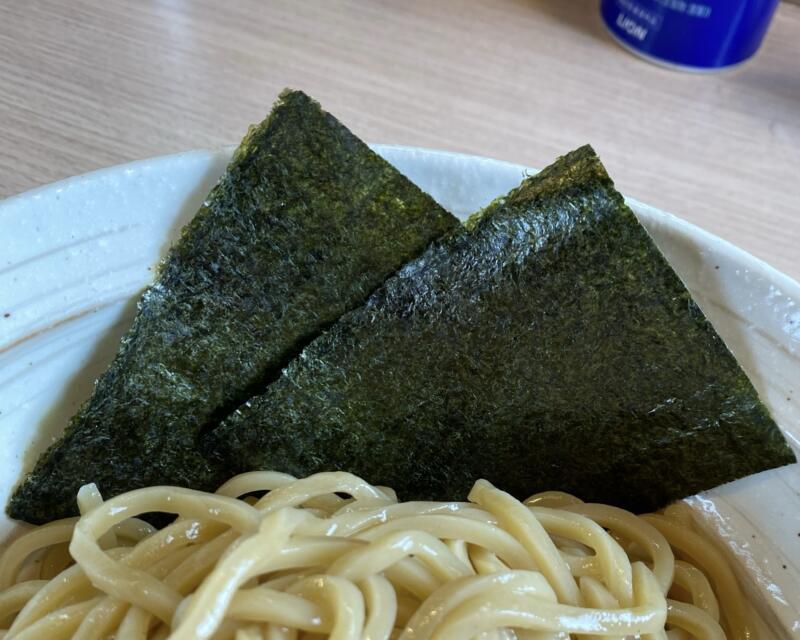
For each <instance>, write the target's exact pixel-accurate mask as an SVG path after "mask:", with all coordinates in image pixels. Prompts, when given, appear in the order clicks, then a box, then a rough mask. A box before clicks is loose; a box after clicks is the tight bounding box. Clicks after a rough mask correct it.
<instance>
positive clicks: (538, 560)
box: [0, 472, 756, 640]
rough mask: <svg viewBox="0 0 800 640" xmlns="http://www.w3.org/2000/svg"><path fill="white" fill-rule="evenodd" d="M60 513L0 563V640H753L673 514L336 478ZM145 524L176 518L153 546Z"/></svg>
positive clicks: (174, 494)
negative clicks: (442, 493) (399, 495)
mask: <svg viewBox="0 0 800 640" xmlns="http://www.w3.org/2000/svg"><path fill="white" fill-rule="evenodd" d="M254 496H257V497H254ZM343 496H345V497H343ZM78 504H79V507H80V509H81V513H82V514H83V515H82V516H81V517H80V518H73V519H69V520H62V521H58V522H54V523H51V524H48V525H45V526H42V527H38V528H36V529H32V530H31V531H30V532H28V533H26V534H24V535H23V536H22V537H20V538H18V539H17V540H15V541H14V542H13V543H12V544H11V545H10V546H9V547H8V548H7V549H6V551H5V552H4V554H3V556H2V559H1V560H0V628H2V629H4V631H2V632H0V636H2V637H3V638H5V639H6V640H9V639H11V638H14V639H20V640H22V639H29V638H49V639H53V640H58V639H60V638H79V639H82V640H89V639H102V638H112V637H113V638H116V639H117V640H133V639H136V640H146V639H151V638H153V639H164V638H171V639H174V640H190V639H194V638H214V639H226V638H231V639H234V640H267V639H269V640H298V639H306V638H308V639H315V638H321V637H330V638H334V639H337V640H355V639H364V640H367V639H368V640H380V639H384V638H393V639H394V638H400V639H402V640H425V639H427V638H431V639H437V640H463V639H465V638H481V639H482V640H512V639H514V638H519V639H520V640H544V639H548V640H551V639H556V638H571V637H572V638H583V639H587V640H588V639H592V638H617V639H622V638H627V637H637V638H643V639H662V640H663V639H667V638H669V639H672V640H679V639H689V638H695V639H698V640H700V639H703V640H705V639H709V640H711V639H713V640H717V639H723V638H726V637H727V638H731V639H736V640H739V639H746V638H754V637H756V636H755V635H754V634H753V629H752V624H754V621H755V616H754V614H753V612H752V611H751V607H750V606H749V604H748V603H747V601H746V600H745V598H744V597H743V595H742V592H741V590H740V588H739V585H738V584H737V582H736V579H735V577H734V576H733V574H732V572H731V570H730V568H729V566H728V565H727V564H726V562H725V560H724V558H723V556H722V555H721V554H720V552H719V551H718V550H717V549H716V548H715V547H714V546H713V545H712V544H711V543H710V542H709V541H708V540H706V539H705V538H704V537H703V536H702V535H701V534H700V533H698V532H697V531H695V530H693V528H692V526H691V520H690V518H689V515H688V513H687V511H686V509H687V507H685V505H683V506H682V505H674V506H672V507H669V508H668V509H666V510H665V511H664V512H663V513H661V514H651V515H647V516H642V517H637V516H634V515H633V514H631V513H628V512H626V511H623V510H621V509H617V508H614V507H609V506H604V505H598V504H585V503H582V502H581V501H579V500H578V499H576V498H574V497H572V496H569V495H567V494H563V493H557V492H548V493H542V494H537V495H535V496H533V497H531V498H530V499H528V500H526V501H525V502H524V503H522V502H519V501H518V500H516V499H514V498H513V497H511V496H510V495H509V494H507V493H504V492H502V491H500V490H498V489H496V488H495V487H493V486H492V485H491V484H490V483H488V482H486V481H483V480H479V481H478V482H476V483H475V485H474V487H473V489H472V492H471V493H470V495H469V502H450V503H437V502H406V503H399V502H398V501H397V499H396V497H395V495H394V492H393V491H392V490H391V489H387V488H384V487H377V486H373V485H370V484H368V483H366V482H364V481H363V480H361V479H360V478H358V477H356V476H353V475H350V474H347V473H321V474H317V475H314V476H311V477H308V478H304V479H299V480H298V479H296V478H294V477H292V476H288V475H285V474H281V473H273V472H253V473H247V474H243V475H240V476H237V477H235V478H233V479H232V480H230V481H229V482H227V483H226V484H225V485H223V486H222V487H221V488H220V489H219V490H218V491H217V492H216V493H214V494H210V493H202V492H199V491H193V490H190V489H182V488H176V487H152V488H147V489H140V490H137V491H132V492H130V493H126V494H123V495H120V496H118V497H115V498H113V499H111V500H107V501H103V500H102V498H101V496H100V495H99V493H98V492H97V490H96V489H95V488H94V486H93V485H88V486H86V487H84V488H83V489H82V490H81V492H80V494H79V497H78ZM148 512H167V513H173V514H177V516H178V518H177V519H176V521H175V522H174V523H172V524H170V525H168V526H167V527H165V528H163V529H161V530H155V529H154V528H153V527H151V526H150V525H148V524H147V523H145V522H144V521H142V520H140V519H138V516H140V515H142V514H144V513H148Z"/></svg>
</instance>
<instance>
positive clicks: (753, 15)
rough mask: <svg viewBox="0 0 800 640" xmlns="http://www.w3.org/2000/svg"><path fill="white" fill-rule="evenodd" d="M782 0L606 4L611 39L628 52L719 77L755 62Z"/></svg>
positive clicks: (614, 0) (609, 0)
mask: <svg viewBox="0 0 800 640" xmlns="http://www.w3.org/2000/svg"><path fill="white" fill-rule="evenodd" d="M777 6H778V0H702V1H698V2H692V1H690V0H602V4H601V12H602V15H603V20H604V21H605V23H606V26H607V27H608V28H609V29H610V30H611V34H612V35H613V36H614V37H615V38H616V39H617V40H618V41H619V42H620V44H622V45H623V46H624V47H626V48H627V49H630V50H631V51H632V52H633V53H636V54H638V55H641V56H644V57H645V58H647V59H649V60H651V61H653V62H658V63H660V64H666V65H669V66H674V67H679V68H682V69H690V70H694V71H713V70H717V69H725V68H728V67H732V66H735V65H737V64H741V63H742V62H744V61H745V60H747V59H748V58H750V57H752V56H753V55H754V54H755V52H756V51H757V50H758V47H759V46H760V45H761V41H762V40H763V39H764V34H766V32H767V27H769V23H770V20H771V19H772V15H773V13H775V8H776V7H777Z"/></svg>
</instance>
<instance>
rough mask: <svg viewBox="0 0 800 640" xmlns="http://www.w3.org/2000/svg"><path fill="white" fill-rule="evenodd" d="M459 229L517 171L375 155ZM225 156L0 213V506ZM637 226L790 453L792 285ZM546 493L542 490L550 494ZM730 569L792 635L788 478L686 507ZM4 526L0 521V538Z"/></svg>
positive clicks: (652, 227)
mask: <svg viewBox="0 0 800 640" xmlns="http://www.w3.org/2000/svg"><path fill="white" fill-rule="evenodd" d="M375 149H376V150H377V151H378V152H379V153H381V154H382V155H383V156H384V157H386V158H387V159H388V160H389V161H390V162H392V163H393V164H394V165H395V166H397V167H398V168H399V169H400V170H401V171H403V172H404V173H405V174H406V175H407V176H408V177H409V178H411V179H412V180H413V181H414V182H416V183H417V184H418V185H420V186H421V187H422V188H423V189H425V190H426V191H428V192H429V193H430V194H431V195H433V196H434V197H435V198H436V199H437V200H438V201H439V202H440V203H442V205H444V206H445V207H446V208H448V209H449V210H450V211H452V212H453V213H454V214H456V215H458V216H460V217H464V216H466V215H468V214H469V213H471V212H473V211H474V210H476V209H478V208H479V207H482V206H484V205H485V204H487V203H488V202H489V201H490V200H491V199H493V198H494V197H495V196H498V195H500V194H503V193H505V192H506V191H508V190H509V189H510V188H511V187H513V186H515V185H516V184H518V183H519V181H520V179H521V178H522V176H523V174H524V173H525V171H526V169H525V168H524V167H521V166H518V165H512V164H507V163H503V162H497V161H495V160H489V159H486V158H476V157H469V156H462V155H456V154H451V153H443V152H438V151H428V150H423V149H409V148H403V147H392V146H375ZM230 153H231V149H223V150H217V151H194V152H190V153H184V154H179V155H174V156H167V157H162V158H155V159H152V160H144V161H141V162H134V163H132V164H128V165H123V166H119V167H112V168H110V169H104V170H102V171H97V172H94V173H91V174H88V175H85V176H79V177H76V178H71V179H68V180H64V181H62V182H58V183H55V184H53V185H49V186H46V187H42V188H40V189H36V190H34V191H30V192H28V193H24V194H22V195H20V196H16V197H13V198H9V199H8V200H5V201H3V202H2V203H0V239H2V253H1V254H0V503H2V504H3V505H4V504H5V503H6V500H7V498H8V495H9V493H10V491H11V489H12V488H13V486H14V484H15V483H16V481H17V479H18V477H19V474H20V473H21V472H22V471H23V470H24V469H28V468H29V467H30V465H31V464H32V462H33V460H34V459H35V456H36V454H37V453H38V452H40V451H41V450H42V449H43V448H44V447H46V446H47V445H48V444H49V443H50V442H52V440H53V439H54V438H55V437H56V436H57V435H58V434H59V433H60V432H61V430H62V429H63V427H64V424H65V423H66V420H67V419H68V418H69V416H70V415H72V414H73V413H74V412H75V410H76V408H77V407H78V405H79V404H80V403H81V402H82V401H83V400H84V399H85V398H86V397H87V396H88V395H89V393H90V391H91V388H92V382H93V380H94V379H95V378H96V377H97V376H98V375H99V374H100V373H101V372H102V371H103V369H104V368H105V367H106V366H107V364H108V363H109V362H110V360H111V358H112V357H113V355H114V353H115V351H116V347H117V342H118V340H119V337H120V336H121V334H122V333H123V331H124V330H125V329H126V328H127V326H128V324H129V323H130V321H131V319H132V317H133V313H134V310H135V302H136V300H137V298H138V296H139V293H140V292H141V290H142V288H143V287H145V286H146V285H147V284H148V282H149V281H150V280H151V277H152V268H153V266H154V265H155V264H156V263H157V262H158V260H159V258H160V257H161V256H162V255H163V254H164V252H165V250H166V249H167V247H168V246H169V244H170V242H171V241H172V240H173V239H174V238H175V236H176V233H177V232H178V230H179V229H180V228H181V227H182V226H183V224H184V223H185V222H186V221H187V220H188V219H189V218H190V217H191V216H192V214H193V213H194V212H195V211H196V210H197V207H198V205H199V204H200V202H201V201H202V199H203V197H204V196H205V195H206V194H207V193H208V191H209V189H210V188H211V186H212V185H213V184H214V182H215V181H216V180H217V178H218V177H219V175H220V174H221V173H222V171H223V170H224V168H225V165H226V164H227V161H228V159H229V157H230ZM630 204H631V206H632V207H633V209H634V210H635V211H636V213H637V215H638V216H639V219H640V220H641V221H642V223H643V224H644V225H645V226H646V227H647V229H648V231H649V232H650V234H651V235H652V236H653V238H654V239H655V241H656V243H657V244H658V246H659V247H660V248H661V250H662V251H663V252H664V253H665V254H666V256H667V258H668V259H669V260H670V262H671V263H672V265H673V266H674V267H675V269H676V270H677V272H678V274H679V275H680V276H681V278H683V280H684V282H685V283H686V285H687V286H688V287H689V289H690V290H691V292H692V294H693V295H694V297H695V299H696V300H697V301H698V303H699V304H700V306H701V307H702V308H703V310H704V311H705V312H706V314H707V315H708V317H709V318H710V320H711V321H712V322H713V324H714V326H715V327H716V329H717V330H718V331H719V333H720V334H721V335H722V337H723V338H724V339H725V341H726V342H727V344H728V346H729V347H730V348H731V350H732V351H733V352H734V354H735V355H736V357H737V358H738V360H739V362H740V363H741V364H742V365H743V366H744V368H745V370H746V371H747V373H748V375H749V376H750V378H751V380H752V381H753V383H754V384H755V386H756V388H757V389H758V391H759V393H760V394H761V397H762V398H763V400H764V401H765V402H766V403H767V405H768V406H769V407H770V409H771V411H772V414H773V416H774V417H775V419H776V420H777V422H778V423H779V424H780V425H781V427H782V428H783V429H784V431H785V432H786V434H787V435H788V437H789V439H790V441H791V442H792V443H793V446H794V447H795V448H796V449H798V448H800V306H798V305H800V285H798V283H796V282H795V281H793V280H791V279H790V278H788V277H786V276H784V275H782V274H781V273H778V272H777V271H775V270H774V269H772V268H771V267H769V266H768V265H766V264H764V263H763V262H761V261H759V260H757V259H755V258H753V257H752V256H750V255H748V254H746V253H744V252H743V251H741V250H740V249H737V248H736V247H734V246H732V245H730V244H728V243H726V242H724V241H722V240H720V239H719V238H717V237H715V236H712V235H710V234H708V233H706V232H705V231H702V230H701V229H698V228H697V227H694V226H693V225H690V224H689V223H687V222H684V221H682V220H680V219H678V218H675V217H674V216H671V215H669V214H666V213H663V212H661V211H658V210H656V209H653V208H651V207H648V206H646V205H643V204H640V203H638V202H634V201H630ZM554 488H557V487H554ZM691 503H692V505H693V506H694V507H695V509H696V512H697V514H698V518H699V519H700V520H701V521H702V522H703V523H704V524H706V525H707V526H708V527H709V529H711V530H713V532H714V535H716V536H717V537H718V538H719V540H720V542H721V543H722V544H723V545H724V547H725V548H726V549H727V550H728V551H729V552H730V554H731V555H732V557H734V559H735V563H736V565H737V568H738V570H739V571H740V573H741V575H742V576H743V577H744V578H745V579H746V582H747V584H748V588H749V589H750V591H751V595H752V597H753V598H754V599H756V600H757V601H759V602H760V604H761V605H762V608H763V609H764V611H765V612H767V613H768V614H769V616H770V617H771V618H772V620H773V623H774V627H775V631H774V633H775V635H776V637H792V636H793V635H794V636H795V637H797V634H798V633H800V613H798V612H800V469H799V468H798V465H797V464H795V465H791V466H789V467H784V468H783V469H778V470H775V471H769V472H766V473H761V474H758V475H756V476H752V477H750V478H746V479H744V480H740V481H738V482H734V483H732V484H729V485H726V486H724V487H720V488H718V489H715V490H713V491H709V492H708V493H706V494H703V495H701V496H698V497H696V498H693V499H691ZM14 529H15V525H14V523H12V522H11V521H9V520H8V519H7V518H6V517H5V514H3V516H2V518H0V540H2V539H3V538H5V537H8V536H9V535H12V534H13V532H14Z"/></svg>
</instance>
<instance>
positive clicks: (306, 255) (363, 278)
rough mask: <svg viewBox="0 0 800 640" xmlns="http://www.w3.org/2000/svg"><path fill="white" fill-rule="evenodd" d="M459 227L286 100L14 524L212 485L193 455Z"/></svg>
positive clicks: (208, 212)
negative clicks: (338, 324) (79, 500)
mask: <svg viewBox="0 0 800 640" xmlns="http://www.w3.org/2000/svg"><path fill="white" fill-rule="evenodd" d="M457 224H458V223H457V221H456V220H455V218H453V217H452V216H451V215H450V214H448V213H447V212H445V211H444V210H443V209H442V208H441V207H439V206H438V205H437V204H436V203H435V202H434V201H433V199H431V198H430V197H429V196H428V195H426V194H424V193H423V192H422V191H420V189H418V188H417V187H416V186H415V185H413V184H412V183H411V182H410V181H409V180H407V179H406V178H405V177H404V176H402V175H401V174H400V173H399V172H398V171H397V170H396V169H394V168H393V167H392V166H391V165H389V164H388V163H387V162H385V161H384V160H383V159H381V158H380V157H379V156H377V155H376V154H375V153H373V152H372V151H370V150H369V148H368V147H367V146H366V145H365V144H364V143H363V142H361V141H360V140H359V139H358V138H356V137H355V136H354V135H353V134H352V133H350V132H349V131H348V130H347V129H346V128H345V127H344V126H343V125H342V124H340V123H339V122H338V121H337V120H336V119H335V118H334V117H333V116H331V115H329V114H327V113H325V112H324V111H322V110H321V109H320V108H319V105H318V104H317V103H316V102H314V101H313V100H311V99H310V98H309V97H308V96H306V95H305V94H303V93H301V92H297V91H294V92H285V93H284V94H283V95H282V96H281V98H280V100H279V101H278V103H277V104H276V106H275V108H274V109H273V111H272V113H271V115H270V116H269V118H268V119H267V120H265V121H264V122H263V123H261V124H260V125H258V126H254V127H252V128H251V129H250V131H249V132H248V134H247V136H246V137H245V139H244V140H243V142H242V143H241V146H240V147H239V148H238V149H237V151H236V153H235V155H234V157H233V160H232V161H231V163H230V166H229V167H228V169H227V172H226V173H225V175H224V176H223V177H222V179H221V180H220V181H219V183H218V184H217V185H216V186H215V187H214V189H213V191H212V192H211V194H210V195H209V196H208V199H207V200H206V202H205V203H204V205H203V206H202V207H201V208H200V210H199V212H198V213H197V215H196V216H195V217H194V219H193V220H192V221H191V222H190V223H189V224H188V225H186V227H185V229H184V231H183V233H182V236H181V238H180V240H179V241H178V242H177V243H176V244H175V246H174V247H173V248H172V249H171V251H170V252H169V255H168V256H167V258H166V260H165V261H164V263H163V264H162V266H161V268H160V273H159V276H158V278H157V280H156V282H155V284H153V285H152V286H151V287H150V288H149V289H148V290H147V291H146V292H145V293H144V295H143V296H142V299H141V302H140V305H139V310H138V314H137V316H136V318H135V320H134V322H133V326H132V328H131V329H130V331H129V332H128V333H127V335H126V336H125V337H124V338H123V341H122V346H121V348H120V351H119V353H118V355H117V356H116V358H115V360H114V361H113V363H112V364H111V366H110V368H109V369H108V371H107V372H106V373H105V374H104V375H103V377H102V378H100V380H98V382H97V386H96V389H95V391H94V393H93V395H92V397H91V398H90V399H89V401H88V402H87V403H86V404H85V405H84V406H83V407H82V408H81V410H80V412H79V413H78V414H77V416H75V417H74V418H73V420H72V421H71V423H70V424H69V426H68V428H67V430H66V433H65V435H64V437H63V438H62V439H61V440H59V441H58V442H57V443H56V444H55V445H53V446H52V447H51V448H50V449H48V450H47V451H46V452H45V453H44V454H43V455H42V456H41V457H40V459H39V461H38V462H37V464H36V467H35V469H34V470H33V472H32V473H31V474H30V475H29V476H28V477H27V479H26V480H25V481H24V483H23V484H22V485H21V486H20V487H19V488H18V489H17V491H16V493H15V494H14V496H13V498H12V500H11V502H10V505H9V507H8V512H9V514H10V515H11V516H12V517H15V518H20V519H24V520H28V521H30V522H34V523H40V522H45V521H49V520H52V519H54V518H58V517H62V516H66V515H71V514H74V513H75V512H76V503H75V493H76V491H77V490H78V488H79V487H80V486H81V485H82V484H84V483H86V482H96V483H97V484H98V486H99V488H100V490H101V492H102V493H103V495H104V496H106V497H110V496H113V495H115V494H118V493H120V492H122V491H125V490H129V489H133V488H136V487H143V486H147V485H153V484H163V483H170V484H178V485H185V486H192V487H198V488H211V487H213V486H214V483H215V482H216V480H217V478H218V474H217V472H216V471H215V470H213V469H212V468H211V467H209V465H208V464H207V462H206V461H205V460H204V459H203V457H202V456H201V455H200V454H199V453H198V451H197V448H196V447H195V441H196V437H197V435H198V433H200V432H202V431H203V430H206V429H209V428H210V427H211V426H213V425H214V424H215V423H216V422H218V421H219V419H220V418H221V417H223V416H224V415H226V414H227V413H229V412H230V411H232V410H233V409H234V408H235V407H236V406H238V405H239V404H240V403H241V402H243V401H244V400H246V399H247V398H249V397H250V396H252V395H253V393H254V392H255V391H256V390H257V391H260V390H262V389H263V387H264V386H265V385H266V383H267V382H269V380H270V379H272V378H274V377H275V376H276V375H277V374H278V373H279V371H280V369H281V367H283V366H284V365H285V364H286V363H287V362H288V361H289V360H290V358H291V357H293V356H294V355H296V354H297V353H298V352H299V350H300V349H301V348H302V346H304V345H305V344H307V343H308V342H309V341H310V340H311V339H312V338H313V337H315V336H316V335H318V334H319V333H320V331H321V330H322V329H323V328H324V327H326V326H328V325H330V324H331V323H332V322H334V321H335V320H336V319H337V318H338V317H339V316H341V315H342V314H343V313H344V312H346V311H348V310H349V309H352V308H354V307H357V306H358V305H360V304H362V303H363V302H364V300H365V299H366V298H367V296H368V295H369V294H370V293H372V292H373V291H374V290H375V288H376V287H378V286H379V285H380V284H381V282H383V280H385V279H386V277H387V276H389V275H390V274H391V273H393V272H394V271H395V270H396V269H398V268H399V267H400V266H401V265H402V264H404V263H405V262H406V261H407V260H409V259H410V258H412V257H415V256H416V255H419V253H420V252H421V251H422V250H423V249H424V248H425V247H426V246H427V245H428V244H429V242H430V241H431V240H432V239H434V238H436V237H438V236H439V235H441V234H442V233H443V232H445V231H446V230H448V229H450V228H452V227H454V226H456V225H457Z"/></svg>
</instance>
